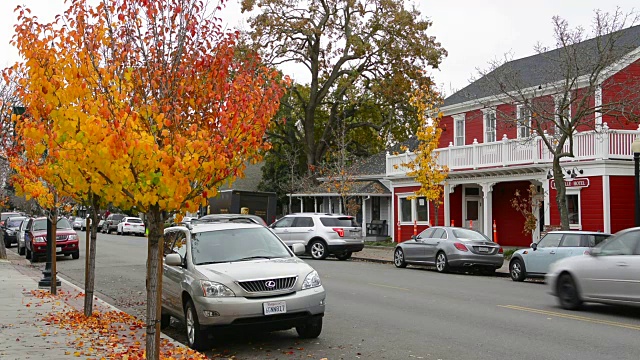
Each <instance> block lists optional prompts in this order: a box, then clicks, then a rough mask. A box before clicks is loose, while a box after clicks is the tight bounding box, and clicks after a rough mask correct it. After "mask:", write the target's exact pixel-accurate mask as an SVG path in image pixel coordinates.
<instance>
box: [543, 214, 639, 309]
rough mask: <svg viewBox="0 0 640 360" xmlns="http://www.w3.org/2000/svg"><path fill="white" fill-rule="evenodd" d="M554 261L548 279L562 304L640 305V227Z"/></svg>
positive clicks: (550, 286) (618, 233)
mask: <svg viewBox="0 0 640 360" xmlns="http://www.w3.org/2000/svg"><path fill="white" fill-rule="evenodd" d="M589 255H591V256H574V257H570V258H566V259H562V260H559V261H558V262H556V263H554V264H552V265H551V268H550V269H549V273H548V274H547V276H546V283H547V285H548V286H549V288H550V290H551V294H552V295H554V296H556V297H557V298H558V301H559V303H560V306H562V307H563V308H564V309H568V310H576V309H579V308H580V307H581V306H582V304H583V303H584V302H597V303H606V304H620V305H633V306H640V228H638V227H636V228H631V229H626V230H622V231H619V232H617V233H616V234H615V235H613V236H612V237H610V238H609V239H607V240H606V241H604V242H602V243H600V244H599V245H597V246H596V247H594V248H593V249H591V251H590V252H589Z"/></svg>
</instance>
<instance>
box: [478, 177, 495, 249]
mask: <svg viewBox="0 0 640 360" xmlns="http://www.w3.org/2000/svg"><path fill="white" fill-rule="evenodd" d="M494 184H495V183H484V184H481V185H482V206H483V209H482V211H483V213H482V215H483V216H482V222H483V226H482V228H483V229H482V232H484V234H485V235H487V237H489V239H493V217H492V215H493V204H492V200H493V196H492V195H493V185H494Z"/></svg>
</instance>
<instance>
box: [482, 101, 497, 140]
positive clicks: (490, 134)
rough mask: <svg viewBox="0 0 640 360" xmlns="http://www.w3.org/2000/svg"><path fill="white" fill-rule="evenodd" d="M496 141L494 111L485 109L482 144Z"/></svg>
mask: <svg viewBox="0 0 640 360" xmlns="http://www.w3.org/2000/svg"><path fill="white" fill-rule="evenodd" d="M494 141H496V111H495V110H493V109H487V110H485V111H484V142H486V143H489V142H494Z"/></svg>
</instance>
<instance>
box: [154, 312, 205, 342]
mask: <svg viewBox="0 0 640 360" xmlns="http://www.w3.org/2000/svg"><path fill="white" fill-rule="evenodd" d="M184 319H185V323H186V328H187V345H188V346H189V347H190V348H192V349H194V350H205V346H204V343H205V340H207V334H206V332H205V331H204V329H202V328H201V327H200V323H199V322H198V314H197V313H196V308H195V306H194V305H193V302H192V301H191V300H188V301H187V303H186V305H185V306H184ZM160 322H162V319H160Z"/></svg>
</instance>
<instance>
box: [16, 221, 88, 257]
mask: <svg viewBox="0 0 640 360" xmlns="http://www.w3.org/2000/svg"><path fill="white" fill-rule="evenodd" d="M25 245H26V254H27V259H29V260H31V262H37V261H38V260H39V259H41V258H42V259H44V258H45V257H46V252H47V218H46V217H44V216H43V217H38V218H33V219H29V223H28V224H27V228H26V230H25ZM56 254H58V255H65V256H66V255H71V257H72V258H73V259H78V258H79V257H80V248H79V247H78V234H77V233H76V232H75V231H74V230H73V228H72V227H71V224H70V223H69V221H68V220H67V219H65V218H60V219H58V221H57V223H56Z"/></svg>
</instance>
